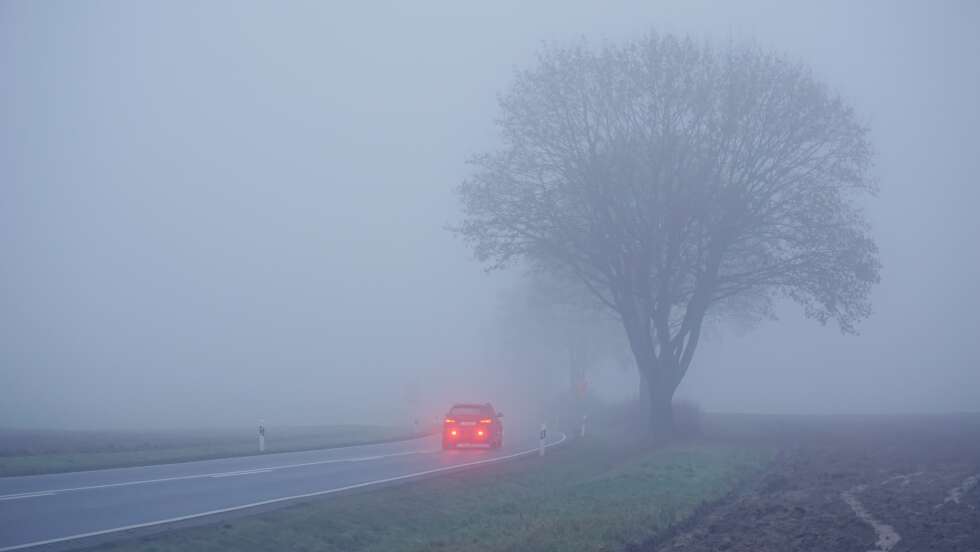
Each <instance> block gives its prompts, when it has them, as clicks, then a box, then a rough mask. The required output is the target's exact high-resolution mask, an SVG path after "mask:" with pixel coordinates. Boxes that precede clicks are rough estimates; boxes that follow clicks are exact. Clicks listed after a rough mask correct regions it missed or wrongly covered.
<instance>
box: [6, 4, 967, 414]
mask: <svg viewBox="0 0 980 552" xmlns="http://www.w3.org/2000/svg"><path fill="white" fill-rule="evenodd" d="M524 4H526V3H523V2H518V1H513V2H493V3H477V4H471V3H458V2H433V3H398V2H364V3H358V4H356V5H341V4H340V3H336V4H328V3H314V2H310V3H300V2H291V3H281V4H280V3H257V2H256V3H252V2H230V1H228V2H208V3H201V4H196V3H190V2H156V3H149V2H141V3H135V2H133V3H127V2H121V1H120V2H27V1H22V2H16V1H7V2H4V3H0V259H2V265H0V267H2V268H0V393H2V399H0V426H7V427H67V428H97V427H186V426H191V425H203V426H229V425H238V424H246V425H252V424H254V423H255V422H256V421H257V420H258V419H260V418H261V419H264V420H267V421H268V422H269V423H279V424H319V423H357V422H369V423H392V422H393V421H394V420H397V419H399V418H400V417H404V416H414V415H421V414H424V415H429V414H431V415H437V414H439V413H441V412H442V411H443V410H444V409H445V408H446V407H447V406H448V404H449V403H450V402H452V401H456V400H481V401H482V400H492V401H493V402H494V403H496V404H498V406H500V407H501V409H502V410H505V411H506V409H507V406H508V405H511V404H515V405H516V404H518V403H526V402H533V401H535V400H536V399H537V398H539V397H541V398H544V397H546V396H547V395H548V394H549V393H552V392H553V391H554V390H558V389H562V388H563V386H567V375H566V374H564V373H563V372H562V370H561V366H560V365H558V364H555V365H551V364H549V363H548V362H547V361H543V360H533V361H532V360H529V359H531V358H536V357H533V356H532V355H530V354H528V355H525V356H523V357H522V351H521V350H513V349H511V350H507V349H508V347H511V346H512V341H509V340H508V339H507V338H506V335H505V334H506V333H507V329H508V326H509V325H510V322H508V320H509V318H508V315H507V313H505V312H502V309H505V307H506V305H507V304H508V299H507V297H511V296H512V295H513V294H514V293H515V292H514V289H515V287H519V286H520V285H521V284H520V283H519V281H520V278H521V274H520V273H519V272H509V273H493V274H489V275H488V274H485V273H484V272H483V270H482V267H481V266H480V264H479V263H477V262H475V261H474V260H472V258H471V257H472V255H471V253H470V251H469V250H468V249H467V248H466V247H465V245H464V244H463V243H461V242H460V240H458V239H457V238H456V237H454V236H453V235H452V234H451V233H450V232H448V231H447V230H446V228H445V227H446V226H447V225H451V224H453V223H455V222H457V221H458V219H459V212H458V205H457V197H456V196H455V194H454V188H455V186H456V185H457V184H458V183H459V182H460V181H461V180H462V179H463V178H465V177H466V175H467V167H466V164H465V160H466V158H467V157H468V156H469V155H471V154H474V153H477V152H480V151H486V150H489V149H492V148H493V147H494V145H495V144H496V143H497V142H496V135H495V129H494V126H493V118H494V116H495V115H496V97H497V94H498V93H500V92H503V91H504V90H505V89H506V88H507V87H508V86H509V84H510V82H511V77H512V75H513V71H514V69H515V68H518V67H527V66H529V65H531V64H533V63H534V60H535V54H536V52H537V51H538V50H539V48H540V46H541V44H542V42H544V41H556V42H567V41H570V40H574V39H576V38H577V37H579V36H586V37H587V38H588V39H589V40H590V41H592V42H593V43H600V42H601V41H603V40H613V41H616V40H623V39H627V38H632V37H636V36H638V35H640V34H642V33H644V32H646V31H649V30H651V29H655V30H658V31H663V32H672V33H677V34H690V35H691V36H693V37H695V38H698V39H710V40H729V39H733V40H740V41H741V40H752V41H755V42H757V43H758V44H759V45H760V46H762V47H764V48H767V49H774V50H776V51H779V52H784V53H786V54H788V55H789V56H791V57H793V58H796V59H798V60H800V61H802V62H804V63H806V64H808V65H809V66H810V67H812V68H813V70H814V72H815V73H816V75H817V76H818V78H819V80H822V81H823V82H825V83H827V84H828V85H829V86H831V87H832V88H833V89H835V90H837V91H838V92H840V93H841V94H842V95H843V97H844V98H845V99H846V100H847V101H848V102H849V103H851V105H853V106H854V108H855V109H856V110H857V112H858V114H859V116H860V117H861V118H862V119H863V120H865V121H866V122H867V123H868V124H869V125H870V126H871V129H872V140H873V142H874V144H875V146H876V147H877V151H878V156H877V168H876V175H877V176H878V178H879V180H880V194H879V197H878V198H876V199H874V200H872V201H870V202H868V205H867V208H868V212H869V214H870V219H871V221H872V224H873V225H874V233H875V236H876V239H877V241H878V245H879V247H880V249H881V260H882V263H883V269H882V282H881V284H880V285H879V286H877V287H876V288H875V289H874V292H873V295H872V302H873V305H874V314H873V315H872V317H871V318H870V319H868V320H867V321H865V322H864V323H862V324H861V325H860V327H859V329H860V331H861V335H859V336H843V335H841V334H840V332H839V331H838V330H837V329H836V328H835V327H833V326H827V327H821V326H820V325H819V324H817V323H815V322H812V321H808V320H804V319H803V318H802V315H801V314H800V312H799V309H798V308H797V307H795V306H793V305H788V304H787V305H784V306H782V307H781V308H780V309H779V310H780V319H779V320H778V321H766V322H763V323H762V324H761V325H760V326H758V327H756V328H754V329H752V330H751V331H747V332H745V331H741V330H740V329H738V328H714V329H713V330H712V332H711V333H710V335H709V336H708V339H706V340H705V341H704V342H703V343H702V345H701V347H700V349H699V351H698V352H697V354H696V356H695V360H694V363H693V365H692V367H691V369H690V371H689V373H688V376H687V378H686V380H685V381H684V383H682V385H681V387H680V389H679V391H678V394H679V396H681V397H684V398H689V399H693V400H695V401H697V402H699V403H700V404H701V405H702V406H703V407H704V408H705V409H707V410H711V411H730V412H771V413H884V412H945V411H963V410H971V411H976V410H978V409H980V369H978V359H980V340H978V339H977V334H978V326H980V324H978V323H977V317H978V313H980V292H978V290H977V288H978V281H980V254H978V252H980V247H978V245H977V241H978V237H980V222H978V217H977V214H976V212H977V205H978V204H980V186H978V182H977V175H978V174H980V145H978V144H980V140H978V139H977V132H978V129H980V101H978V98H980V62H978V59H980V58H978V54H980V35H978V34H977V33H976V28H977V24H978V23H980V5H978V4H976V3H974V2H971V1H968V0H964V1H961V2H954V1H947V2H924V1H923V2H884V1H881V2H861V3H851V2H823V3H819V4H818V3H803V2H799V3H788V2H777V1H771V2H768V1H767V2H762V1H758V2H744V3H738V4H737V5H736V4H734V3H721V2H718V3H708V2H564V1H561V2H559V1H552V2H537V3H534V4H533V5H524ZM522 358H523V359H524V360H521V359H522ZM591 379H592V380H593V381H594V382H595V389H596V392H597V393H599V394H600V395H603V396H607V397H629V396H632V395H633V394H635V387H636V383H635V381H636V374H635V370H634V369H633V368H631V367H628V366H626V367H623V366H618V365H617V364H616V363H609V365H608V366H603V369H602V370H601V371H600V372H597V373H596V374H594V375H593V376H591Z"/></svg>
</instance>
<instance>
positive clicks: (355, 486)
mask: <svg viewBox="0 0 980 552" xmlns="http://www.w3.org/2000/svg"><path fill="white" fill-rule="evenodd" d="M566 439H567V436H566V435H565V434H564V433H562V434H561V439H559V440H557V441H555V442H554V443H549V444H547V445H545V446H546V447H548V448H550V447H554V446H558V445H560V444H562V443H564V442H565V440H566ZM536 452H538V447H534V448H532V449H528V450H523V451H521V452H516V453H514V454H508V455H507V456H498V457H496V458H487V459H485V460H477V461H475V462H467V463H465V464H454V465H452V466H446V467H443V468H434V469H431V470H425V471H420V472H415V473H410V474H406V475H399V476H395V477H388V478H386V479H376V480H374V481H365V482H363V483H355V484H353V485H347V486H345V487H337V488H335V489H327V490H325V491H316V492H312V493H305V494H300V495H293V496H284V497H281V498H273V499H270V500H262V501H260V502H252V503H250V504H242V505H241V506H231V507H229V508H221V509H218V510H209V511H207V512H201V513H198V514H189V515H186V516H179V517H173V518H168V519H161V520H158V521H148V522H146V523H136V524H133V525H126V526H123V527H114V528H112V529H103V530H101V531H92V532H89V533H79V534H77V535H70V536H67V537H59V538H56V539H48V540H43V541H35V542H28V543H24V544H16V545H14V546H7V547H4V548H0V552H8V551H10V550H23V549H25V548H32V547H35V546H43V545H45V544H54V543H56V542H66V541H71V540H76V539H84V538H86V537H97V536H99V535H107V534H110V533H118V532H120V531H130V530H132V529H142V528H144V527H153V526H154V525H166V524H168V523H176V522H179V521H186V520H189V519H195V518H200V517H206V516H213V515H216V514H225V513H228V512H235V511H238V510H247V509H249V508H255V507H257V506H265V505H268V504H276V503H279V502H287V501H290V500H299V499H303V498H312V497H315V496H325V495H330V494H336V493H341V492H344V491H351V490H354V489H362V488H364V487H370V486H372V485H382V484H384V483H394V482H395V481H404V480H408V479H415V478H418V477H423V476H426V475H431V474H434V473H441V472H447V471H453V470H459V469H462V468H466V467H469V466H478V465H481V464H492V463H495V462H503V461H504V460H510V459H512V458H519V457H521V456H528V455H530V454H534V453H536Z"/></svg>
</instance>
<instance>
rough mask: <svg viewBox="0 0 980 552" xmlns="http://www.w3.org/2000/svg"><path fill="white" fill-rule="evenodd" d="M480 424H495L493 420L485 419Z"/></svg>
mask: <svg viewBox="0 0 980 552" xmlns="http://www.w3.org/2000/svg"><path fill="white" fill-rule="evenodd" d="M480 423H481V424H492V423H493V418H483V419H482V420H480Z"/></svg>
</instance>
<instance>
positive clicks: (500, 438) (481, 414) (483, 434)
mask: <svg viewBox="0 0 980 552" xmlns="http://www.w3.org/2000/svg"><path fill="white" fill-rule="evenodd" d="M503 417H504V415H503V414H501V413H500V412H497V411H495V410H494V409H493V405H491V404H490V403H486V404H455V405H453V407H452V408H450V409H449V413H448V414H446V419H445V420H443V423H442V448H443V449H451V448H456V445H458V444H460V443H465V444H471V445H489V446H490V448H492V449H496V448H500V447H501V445H503V444H504V425H503V423H502V422H501V421H500V419H501V418H503Z"/></svg>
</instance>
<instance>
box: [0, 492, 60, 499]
mask: <svg viewBox="0 0 980 552" xmlns="http://www.w3.org/2000/svg"><path fill="white" fill-rule="evenodd" d="M53 494H57V492H56V491H37V492H34V493H19V494H9V495H3V496H0V500H18V499H21V498H34V497H35V496H50V495H53Z"/></svg>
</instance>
